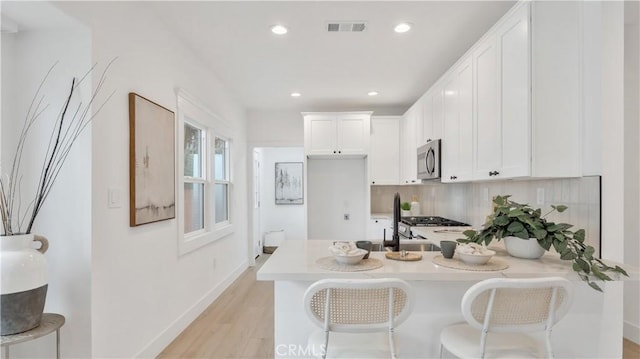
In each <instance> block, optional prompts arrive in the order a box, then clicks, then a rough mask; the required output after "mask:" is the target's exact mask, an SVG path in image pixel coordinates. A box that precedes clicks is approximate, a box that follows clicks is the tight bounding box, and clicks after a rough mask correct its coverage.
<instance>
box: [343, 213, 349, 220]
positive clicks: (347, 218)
mask: <svg viewBox="0 0 640 359" xmlns="http://www.w3.org/2000/svg"><path fill="white" fill-rule="evenodd" d="M344 220H345V221H348V220H349V214H348V213H345V214H344Z"/></svg>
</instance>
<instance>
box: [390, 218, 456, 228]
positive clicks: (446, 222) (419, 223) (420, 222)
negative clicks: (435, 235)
mask: <svg viewBox="0 0 640 359" xmlns="http://www.w3.org/2000/svg"><path fill="white" fill-rule="evenodd" d="M400 222H402V223H404V224H407V225H409V226H411V227H465V226H468V224H466V223H463V222H458V221H454V220H452V219H447V218H442V217H436V216H416V217H402V218H401V219H400Z"/></svg>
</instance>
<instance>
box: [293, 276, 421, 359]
mask: <svg viewBox="0 0 640 359" xmlns="http://www.w3.org/2000/svg"><path fill="white" fill-rule="evenodd" d="M304 306H305V309H306V311H307V315H308V316H309V318H310V319H311V321H312V322H313V323H314V324H316V325H317V326H318V327H320V328H322V331H318V332H316V333H314V334H312V335H311V336H310V338H309V342H308V345H309V347H310V348H312V349H314V350H313V352H314V353H313V354H314V355H316V356H318V357H322V358H327V357H329V358H385V357H386V358H389V357H392V358H395V357H396V345H395V339H394V328H395V327H396V326H398V325H399V324H401V323H402V322H404V320H405V319H407V317H408V316H409V314H410V312H411V310H412V309H413V291H412V288H411V286H410V285H409V283H407V282H405V281H403V280H401V279H324V280H320V281H318V282H315V283H314V284H312V285H311V286H310V287H309V288H308V289H307V291H306V293H305V295H304ZM329 333H331V335H329ZM363 333H370V334H363Z"/></svg>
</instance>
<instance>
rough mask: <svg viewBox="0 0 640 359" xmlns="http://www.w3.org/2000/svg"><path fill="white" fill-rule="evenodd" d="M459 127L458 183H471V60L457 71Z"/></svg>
mask: <svg viewBox="0 0 640 359" xmlns="http://www.w3.org/2000/svg"><path fill="white" fill-rule="evenodd" d="M456 77H457V79H456V83H457V89H458V111H459V115H458V121H459V122H458V123H459V124H458V126H459V127H460V133H459V135H460V137H459V140H458V141H459V157H458V170H457V177H458V178H457V181H458V182H459V181H470V180H471V179H472V177H473V71H472V66H471V59H469V60H468V61H465V62H463V63H462V64H461V66H460V67H459V68H458V71H457V76H456Z"/></svg>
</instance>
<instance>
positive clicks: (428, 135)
mask: <svg viewBox="0 0 640 359" xmlns="http://www.w3.org/2000/svg"><path fill="white" fill-rule="evenodd" d="M443 106H444V92H443V89H442V86H441V84H440V83H438V84H436V85H435V86H434V87H432V88H431V89H430V90H429V92H427V94H426V95H424V96H423V99H422V108H423V111H424V112H423V117H422V119H423V129H422V130H423V131H422V133H421V132H420V129H418V134H419V135H421V136H422V140H421V141H418V145H419V146H420V145H423V144H425V143H427V142H429V141H432V140H439V139H442V119H443V116H444V108H443Z"/></svg>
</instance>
